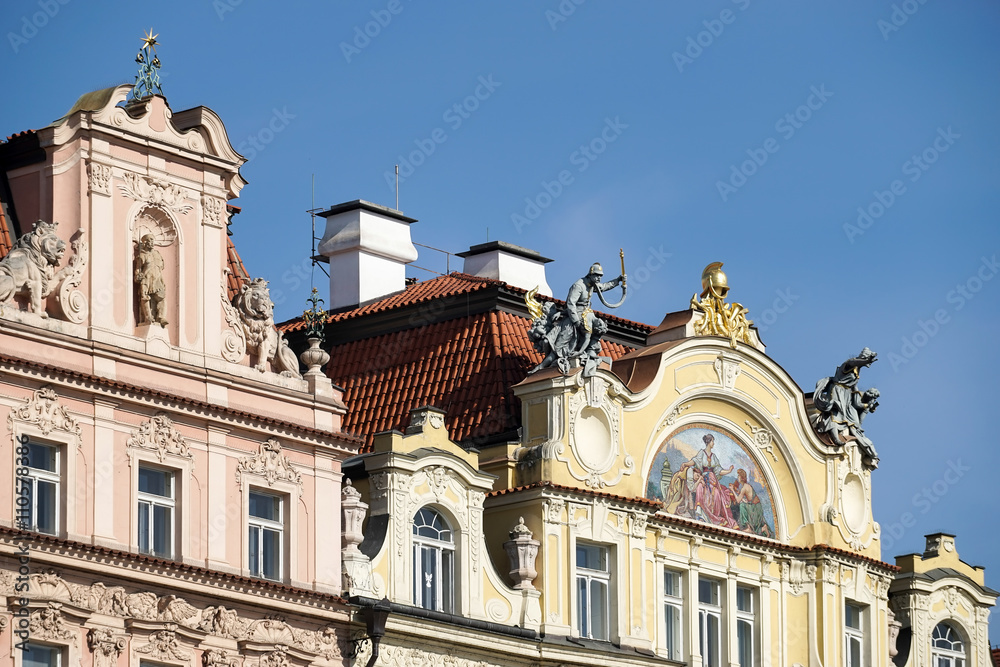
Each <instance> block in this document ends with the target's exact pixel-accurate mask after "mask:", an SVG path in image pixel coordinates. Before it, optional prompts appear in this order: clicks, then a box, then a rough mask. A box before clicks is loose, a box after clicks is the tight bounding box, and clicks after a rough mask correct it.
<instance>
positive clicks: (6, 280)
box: [0, 220, 66, 317]
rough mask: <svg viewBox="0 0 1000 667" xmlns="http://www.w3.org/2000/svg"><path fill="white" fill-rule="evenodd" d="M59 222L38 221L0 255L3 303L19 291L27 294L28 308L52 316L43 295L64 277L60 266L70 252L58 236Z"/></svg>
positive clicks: (1, 300)
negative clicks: (46, 308)
mask: <svg viewBox="0 0 1000 667" xmlns="http://www.w3.org/2000/svg"><path fill="white" fill-rule="evenodd" d="M58 225H59V223H58V222H46V221H44V220H39V221H37V222H36V223H35V224H34V225H33V226H32V228H31V231H30V232H28V233H27V234H23V235H22V236H21V238H19V239H18V240H17V242H16V243H14V247H13V248H12V249H11V251H10V252H9V253H7V256H6V257H4V258H3V259H0V304H3V303H7V302H9V301H11V300H13V299H14V297H15V296H17V295H18V294H27V296H28V310H29V311H31V312H35V313H38V314H39V315H40V316H41V317H48V315H47V314H46V312H45V309H44V308H43V307H42V299H44V298H46V297H47V296H49V294H51V293H52V290H53V289H54V288H55V286H56V285H57V284H58V283H59V282H60V281H61V280H62V278H63V277H64V273H65V269H64V270H63V271H59V272H57V271H56V267H57V266H58V265H59V262H60V261H61V260H62V257H63V255H64V254H65V253H66V242H65V241H63V240H62V239H61V238H59V237H58V236H56V227H57V226H58Z"/></svg>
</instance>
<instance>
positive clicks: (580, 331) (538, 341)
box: [525, 250, 628, 377]
mask: <svg viewBox="0 0 1000 667" xmlns="http://www.w3.org/2000/svg"><path fill="white" fill-rule="evenodd" d="M619 257H620V258H621V265H622V272H621V275H620V276H618V277H617V278H614V279H612V280H609V281H608V282H601V278H602V277H603V276H604V269H603V268H601V265H600V264H597V263H595V264H592V265H591V267H590V271H589V272H588V273H587V275H586V276H584V277H583V278H580V279H579V280H577V281H576V282H575V283H573V286H572V287H570V288H569V294H568V295H567V296H566V304H565V306H562V307H560V306H559V305H558V304H555V303H553V302H546V303H545V304H541V303H539V302H538V301H537V300H536V299H535V296H536V295H537V293H538V288H535V289H533V290H531V291H529V292H528V294H527V295H526V296H525V302H526V303H527V305H528V311H529V313H530V314H531V316H532V318H533V319H532V322H531V329H530V330H529V331H528V337H529V338H531V341H532V342H533V343H534V345H535V349H536V350H538V352H540V353H541V354H542V355H544V358H543V359H542V362H541V363H540V364H538V365H537V366H535V367H534V368H533V369H531V371H530V372H531V373H534V372H535V371H538V370H541V369H543V368H549V367H551V366H556V367H558V368H559V370H560V371H561V372H562V373H563V374H564V375H565V374H567V373H568V372H569V369H570V368H571V366H573V365H574V362H576V363H579V364H580V365H582V366H583V377H592V376H593V375H594V374H595V373H596V372H597V367H598V365H599V364H600V362H601V361H607V362H608V363H610V362H611V359H610V358H609V357H602V356H601V337H602V336H603V335H604V334H606V333H607V331H608V325H607V323H606V322H605V321H604V320H602V319H600V318H598V317H596V316H595V315H594V311H593V309H592V308H591V306H590V300H591V298H592V297H593V295H594V292H597V297H598V298H599V299H600V300H601V303H603V304H604V305H605V307H607V308H617V307H618V306H620V305H622V304H623V303H624V302H625V295H626V294H627V292H628V284H627V282H626V277H625V252H624V250H619ZM619 285H621V288H622V297H621V299H620V300H619V301H618V302H617V303H608V301H607V299H605V298H604V292H606V291H608V290H611V289H614V288H615V287H617V286H619Z"/></svg>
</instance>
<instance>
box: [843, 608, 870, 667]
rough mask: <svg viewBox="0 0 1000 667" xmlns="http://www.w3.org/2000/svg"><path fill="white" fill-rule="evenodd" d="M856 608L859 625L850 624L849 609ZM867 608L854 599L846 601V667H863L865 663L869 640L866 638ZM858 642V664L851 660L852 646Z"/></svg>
mask: <svg viewBox="0 0 1000 667" xmlns="http://www.w3.org/2000/svg"><path fill="white" fill-rule="evenodd" d="M851 608H854V609H856V610H857V616H858V625H857V627H855V626H852V625H850V620H849V619H850V614H849V610H850V609H851ZM866 611H867V608H866V607H865V606H864V605H862V604H860V603H858V602H855V601H854V600H846V601H845V602H844V665H845V667H863V665H864V664H865V653H866V651H867V642H866V640H865V618H866ZM854 642H856V643H857V646H858V663H859V664H857V665H855V664H853V663H852V662H851V646H852V644H853V643H854Z"/></svg>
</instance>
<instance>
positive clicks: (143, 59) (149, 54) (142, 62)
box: [132, 28, 163, 100]
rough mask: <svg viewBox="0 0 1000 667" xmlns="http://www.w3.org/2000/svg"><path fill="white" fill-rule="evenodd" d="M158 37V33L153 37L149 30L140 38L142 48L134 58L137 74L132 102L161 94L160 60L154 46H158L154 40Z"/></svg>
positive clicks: (151, 30)
mask: <svg viewBox="0 0 1000 667" xmlns="http://www.w3.org/2000/svg"><path fill="white" fill-rule="evenodd" d="M159 36H160V35H159V33H157V34H155V35H154V34H153V29H152V28H150V29H149V32H147V33H145V34H144V35H143V37H142V48H140V49H139V53H138V54H137V55H136V57H135V62H136V63H137V64H138V65H139V72H138V73H137V74H136V75H135V85H134V86H132V99H133V100H141V99H144V98H146V97H150V96H151V95H156V94H157V93H159V94H160V95H162V94H163V89H162V88H160V59H159V58H158V57H157V55H156V45H157V44H159V42H157V41H156V38H157V37H159Z"/></svg>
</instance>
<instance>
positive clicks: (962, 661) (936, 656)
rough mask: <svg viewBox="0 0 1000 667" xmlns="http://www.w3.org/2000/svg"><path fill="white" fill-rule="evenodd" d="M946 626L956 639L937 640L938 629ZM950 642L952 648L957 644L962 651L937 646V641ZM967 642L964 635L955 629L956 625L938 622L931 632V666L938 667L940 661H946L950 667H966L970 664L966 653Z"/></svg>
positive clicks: (941, 638)
mask: <svg viewBox="0 0 1000 667" xmlns="http://www.w3.org/2000/svg"><path fill="white" fill-rule="evenodd" d="M942 626H944V627H945V628H946V629H947V630H948V631H949V633H950V634H951V635H954V637H955V639H952V640H949V639H947V638H946V637H940V638H935V636H934V635H936V634H937V631H938V628H940V627H942ZM939 640H940V641H950V642H951V644H952V646H954V644H955V643H956V642H957V643H958V644H959V646H961V648H960V649H955V648H945V647H943V646H936V645H935V644H936V642H937V641H939ZM965 645H966V641H965V638H964V636H963V635H962V633H961V632H960V631H959V630H958V629H957V628H956V627H955V624H954V623H949V622H948V620H943V621H938V623H937V624H936V625H935V626H934V629H933V630H931V665H932V666H934V667H936V666H937V665H938V664H939V660H946V661H947V665H948V667H966V666H967V665H968V664H969V656H968V654H967V653H966V652H965Z"/></svg>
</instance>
